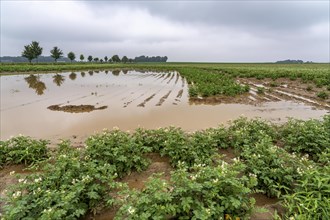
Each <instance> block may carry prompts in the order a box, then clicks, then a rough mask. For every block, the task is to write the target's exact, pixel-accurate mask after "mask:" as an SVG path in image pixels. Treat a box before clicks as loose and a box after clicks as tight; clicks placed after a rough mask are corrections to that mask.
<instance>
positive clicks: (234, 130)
mask: <svg viewBox="0 0 330 220" xmlns="http://www.w3.org/2000/svg"><path fill="white" fill-rule="evenodd" d="M228 132H229V136H230V145H231V146H232V147H234V148H235V149H244V148H245V147H250V146H252V145H255V144H256V143H258V142H260V141H261V140H262V139H263V138H264V137H265V136H268V137H271V138H272V139H275V138H276V135H277V132H276V127H274V126H272V125H271V124H270V123H268V122H266V121H264V120H261V119H251V120H249V119H247V118H244V117H240V118H239V119H236V120H234V121H233V122H232V123H231V124H230V127H229V128H228Z"/></svg>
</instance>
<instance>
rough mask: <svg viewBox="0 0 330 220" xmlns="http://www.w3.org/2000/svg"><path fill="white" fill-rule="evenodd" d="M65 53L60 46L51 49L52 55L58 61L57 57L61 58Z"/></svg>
mask: <svg viewBox="0 0 330 220" xmlns="http://www.w3.org/2000/svg"><path fill="white" fill-rule="evenodd" d="M62 55H63V52H62V50H61V49H59V48H58V47H54V48H53V49H52V50H51V51H50V56H51V57H53V58H54V59H55V62H56V61H57V59H59V58H61V57H62Z"/></svg>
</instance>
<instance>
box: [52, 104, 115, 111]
mask: <svg viewBox="0 0 330 220" xmlns="http://www.w3.org/2000/svg"><path fill="white" fill-rule="evenodd" d="M106 108H108V106H101V107H98V108H96V107H95V106H94V105H64V106H59V105H51V106H48V109H50V110H52V111H62V112H69V113H82V112H91V111H95V110H103V109H106Z"/></svg>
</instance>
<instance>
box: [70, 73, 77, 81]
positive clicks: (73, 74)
mask: <svg viewBox="0 0 330 220" xmlns="http://www.w3.org/2000/svg"><path fill="white" fill-rule="evenodd" d="M69 78H70V79H71V80H75V79H76V78H77V74H76V73H75V72H72V73H71V74H70V75H69Z"/></svg>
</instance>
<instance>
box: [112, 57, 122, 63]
mask: <svg viewBox="0 0 330 220" xmlns="http://www.w3.org/2000/svg"><path fill="white" fill-rule="evenodd" d="M111 60H112V62H115V63H119V62H120V58H119V56H118V55H113V56H112V57H111Z"/></svg>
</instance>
